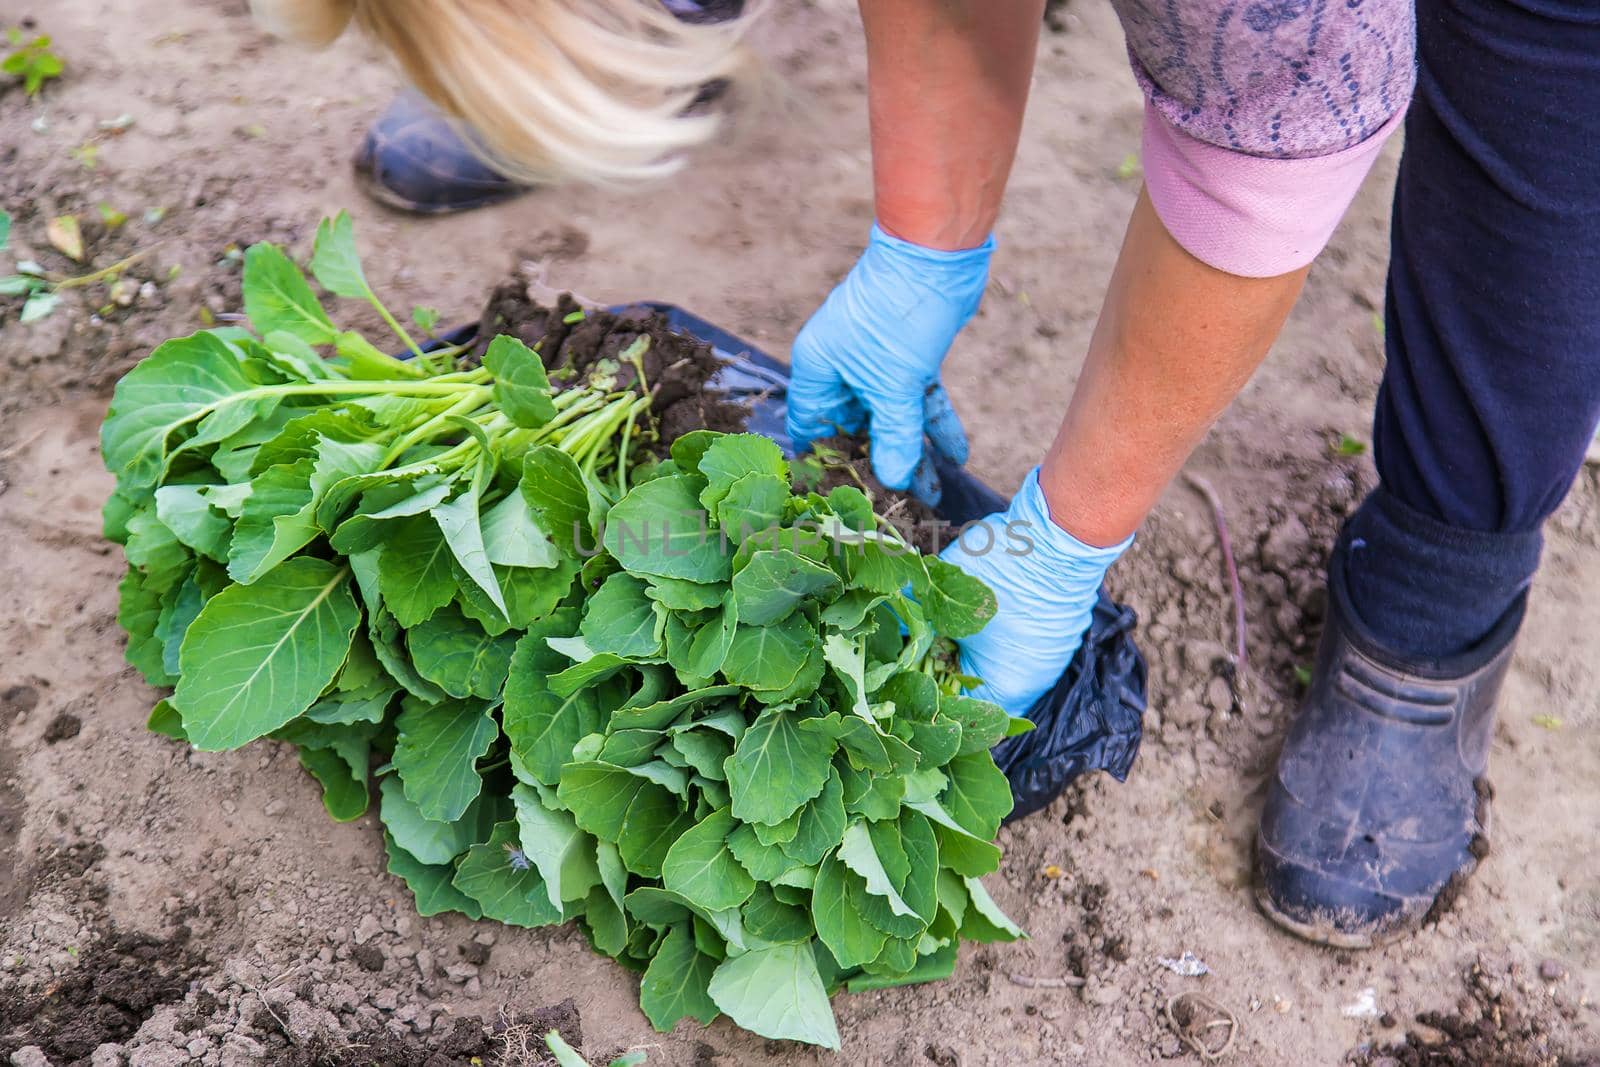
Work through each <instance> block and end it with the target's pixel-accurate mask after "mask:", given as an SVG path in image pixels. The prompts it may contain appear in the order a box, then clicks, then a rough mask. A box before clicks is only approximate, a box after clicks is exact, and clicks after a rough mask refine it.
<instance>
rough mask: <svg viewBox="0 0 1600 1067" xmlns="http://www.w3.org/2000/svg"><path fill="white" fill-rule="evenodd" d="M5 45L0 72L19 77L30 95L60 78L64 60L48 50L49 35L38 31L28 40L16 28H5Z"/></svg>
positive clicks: (23, 87) (0, 62)
mask: <svg viewBox="0 0 1600 1067" xmlns="http://www.w3.org/2000/svg"><path fill="white" fill-rule="evenodd" d="M6 44H7V45H9V46H10V51H8V52H7V53H6V57H5V58H4V59H0V72H3V73H5V74H10V75H11V76H13V77H16V78H21V79H22V90H23V92H25V93H27V94H28V95H29V96H30V97H33V96H38V95H39V90H41V89H43V88H44V83H45V82H47V81H49V80H50V79H52V78H59V77H61V72H62V70H64V69H65V67H66V62H65V61H64V60H62V58H61V57H60V56H59V55H57V54H56V53H55V52H53V51H51V49H50V38H49V37H48V36H46V35H45V34H40V35H39V36H37V37H34V38H33V39H32V40H28V39H27V37H26V36H25V35H24V34H23V32H22V31H21V30H20V29H17V28H16V27H12V28H11V29H8V30H7V31H6Z"/></svg>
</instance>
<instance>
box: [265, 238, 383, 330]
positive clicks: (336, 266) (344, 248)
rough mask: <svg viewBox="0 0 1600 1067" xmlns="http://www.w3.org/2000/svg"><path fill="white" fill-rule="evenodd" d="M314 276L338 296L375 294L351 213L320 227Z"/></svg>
mask: <svg viewBox="0 0 1600 1067" xmlns="http://www.w3.org/2000/svg"><path fill="white" fill-rule="evenodd" d="M311 273H312V274H313V275H315V276H316V279H317V281H318V283H320V284H321V286H322V287H323V288H324V289H326V290H328V292H330V293H332V294H334V295H335V296H342V297H345V298H347V299H351V300H366V299H368V298H369V297H370V296H371V295H372V287H371V286H370V285H368V284H367V275H366V273H365V272H364V271H363V270H362V269H361V255H360V253H359V252H357V251H356V235H355V226H354V224H353V223H352V222H351V221H350V213H349V212H348V211H341V212H339V213H338V214H337V215H335V216H334V217H333V218H331V219H323V220H322V222H321V223H319V224H318V226H317V237H316V241H315V242H314V243H313V245H312V251H311ZM263 332H264V331H263Z"/></svg>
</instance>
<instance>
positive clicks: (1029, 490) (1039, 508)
mask: <svg viewBox="0 0 1600 1067" xmlns="http://www.w3.org/2000/svg"><path fill="white" fill-rule="evenodd" d="M1006 522H1007V524H1008V528H1015V526H1016V524H1019V523H1026V524H1027V525H1026V527H1025V528H1024V529H1023V531H1022V536H1024V537H1026V539H1027V540H1028V542H1029V543H1030V547H1029V548H1028V550H1027V552H1026V558H1027V561H1028V563H1027V566H1028V569H1029V570H1030V571H1032V572H1034V573H1036V574H1071V575H1075V576H1076V575H1084V576H1091V575H1092V576H1093V577H1094V580H1095V588H1096V589H1098V588H1099V584H1100V579H1101V578H1103V577H1104V575H1105V572H1106V571H1107V570H1108V569H1109V568H1110V567H1111V565H1112V564H1113V563H1115V562H1116V561H1117V559H1118V558H1119V557H1120V556H1121V555H1122V554H1123V553H1124V552H1126V551H1127V550H1128V546H1129V545H1131V544H1133V535H1132V534H1129V535H1128V537H1127V538H1126V539H1125V540H1123V541H1121V542H1119V543H1118V544H1115V545H1111V546H1110V547H1109V548H1096V547H1095V546H1094V545H1089V544H1085V543H1084V542H1082V541H1080V540H1078V539H1077V538H1076V537H1074V536H1072V535H1071V534H1070V533H1068V532H1067V531H1066V530H1064V529H1062V528H1061V527H1060V526H1058V525H1057V524H1056V521H1055V520H1054V519H1052V518H1051V517H1050V504H1049V501H1047V500H1045V498H1044V488H1043V487H1042V486H1041V485H1040V484H1039V468H1038V467H1035V468H1033V470H1031V471H1029V472H1028V477H1027V478H1026V479H1025V480H1024V481H1023V483H1022V488H1021V489H1019V490H1017V495H1016V496H1015V497H1014V498H1013V499H1012V501H1011V506H1010V507H1009V508H1008V509H1006Z"/></svg>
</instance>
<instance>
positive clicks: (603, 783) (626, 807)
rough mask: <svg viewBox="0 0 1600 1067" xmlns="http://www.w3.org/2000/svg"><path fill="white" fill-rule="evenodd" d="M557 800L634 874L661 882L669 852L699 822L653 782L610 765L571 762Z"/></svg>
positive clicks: (668, 792)
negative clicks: (609, 846)
mask: <svg viewBox="0 0 1600 1067" xmlns="http://www.w3.org/2000/svg"><path fill="white" fill-rule="evenodd" d="M556 795H557V796H558V797H560V799H561V803H562V804H563V805H564V806H565V807H566V808H567V810H568V811H570V812H572V816H573V818H574V819H575V820H576V821H577V823H578V825H579V826H581V827H582V828H583V829H585V830H587V831H588V832H589V833H591V834H594V835H595V836H596V837H598V838H600V839H601V840H603V841H610V842H611V843H612V844H614V845H616V846H617V851H618V852H619V853H621V855H622V861H623V862H624V863H625V864H627V866H628V870H630V871H632V872H633V873H635V874H637V875H640V876H641V877H645V878H659V877H660V876H661V863H662V861H663V860H664V859H665V858H666V855H667V850H668V849H669V848H671V847H672V843H673V841H675V840H676V839H677V838H678V836H679V835H680V834H682V833H683V832H684V831H685V830H687V829H688V828H689V827H690V826H691V825H693V822H694V820H693V819H692V818H690V816H689V815H688V814H687V813H686V812H684V811H683V809H682V808H681V807H680V805H679V803H678V799H677V797H675V796H673V795H672V793H671V792H670V791H668V790H667V789H665V788H663V787H662V786H660V785H658V784H656V783H655V782H653V781H650V780H649V779H646V778H642V777H640V776H638V775H636V774H632V773H630V772H629V770H628V769H626V768H623V767H613V766H611V765H609V764H605V763H569V764H568V765H567V766H566V767H564V768H562V771H561V784H560V786H558V787H557V790H556Z"/></svg>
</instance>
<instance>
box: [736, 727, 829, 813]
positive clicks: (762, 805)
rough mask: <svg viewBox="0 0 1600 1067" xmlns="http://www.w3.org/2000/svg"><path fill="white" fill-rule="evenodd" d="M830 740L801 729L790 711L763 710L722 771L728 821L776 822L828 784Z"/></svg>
mask: <svg viewBox="0 0 1600 1067" xmlns="http://www.w3.org/2000/svg"><path fill="white" fill-rule="evenodd" d="M833 750H834V745H833V741H832V740H831V739H829V738H827V737H825V736H822V735H819V734H817V733H814V732H811V731H806V730H801V729H800V728H799V719H798V718H797V716H796V715H795V714H794V712H792V711H789V710H785V709H783V708H768V709H767V710H765V711H763V712H762V713H761V714H760V715H759V716H758V717H757V718H756V721H755V722H753V723H751V724H750V728H749V729H748V730H746V731H745V734H744V737H743V738H742V739H741V740H740V741H739V744H738V747H737V748H735V749H734V753H733V755H732V756H730V757H728V761H727V763H726V765H725V768H724V769H725V770H726V772H727V775H728V787H729V791H730V793H731V795H732V797H733V817H734V818H736V819H738V820H739V821H740V822H746V823H767V824H773V823H781V822H783V821H784V820H785V819H787V818H789V816H791V815H793V814H794V813H795V812H796V811H797V810H799V808H800V806H801V805H802V804H804V803H805V802H806V801H808V800H810V799H811V798H812V797H815V796H817V795H818V794H820V793H821V792H822V790H823V788H824V787H825V786H826V785H827V784H828V776H829V774H830V773H831V766H830V764H829V760H830V759H831V758H832V756H833Z"/></svg>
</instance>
